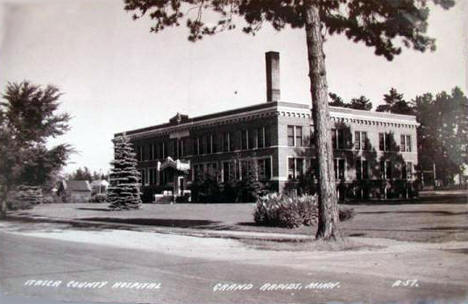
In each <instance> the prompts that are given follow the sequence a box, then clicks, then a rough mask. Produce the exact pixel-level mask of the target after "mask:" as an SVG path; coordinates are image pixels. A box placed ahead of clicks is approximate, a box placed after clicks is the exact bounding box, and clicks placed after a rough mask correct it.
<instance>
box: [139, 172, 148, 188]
mask: <svg viewBox="0 0 468 304" xmlns="http://www.w3.org/2000/svg"><path fill="white" fill-rule="evenodd" d="M146 172H147V171H146V169H142V170H140V174H141V185H142V186H144V185H147V184H148V177H147V175H146Z"/></svg>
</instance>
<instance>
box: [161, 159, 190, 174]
mask: <svg viewBox="0 0 468 304" xmlns="http://www.w3.org/2000/svg"><path fill="white" fill-rule="evenodd" d="M167 168H173V169H175V170H177V171H182V172H187V171H189V170H190V161H182V160H180V159H177V160H173V159H172V158H171V157H167V158H166V159H165V160H164V161H163V162H162V163H161V166H160V167H159V170H161V171H162V170H164V169H167Z"/></svg>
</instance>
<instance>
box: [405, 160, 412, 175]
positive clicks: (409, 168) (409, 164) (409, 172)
mask: <svg viewBox="0 0 468 304" xmlns="http://www.w3.org/2000/svg"><path fill="white" fill-rule="evenodd" d="M406 178H407V179H413V163H412V162H407V163H406Z"/></svg>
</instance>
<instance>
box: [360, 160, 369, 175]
mask: <svg viewBox="0 0 468 304" xmlns="http://www.w3.org/2000/svg"><path fill="white" fill-rule="evenodd" d="M361 167H362V178H363V179H369V163H368V162H367V160H363V161H362V166H361Z"/></svg>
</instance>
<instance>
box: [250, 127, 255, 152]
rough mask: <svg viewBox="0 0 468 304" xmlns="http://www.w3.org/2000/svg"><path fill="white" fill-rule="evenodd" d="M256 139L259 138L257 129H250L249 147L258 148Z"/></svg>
mask: <svg viewBox="0 0 468 304" xmlns="http://www.w3.org/2000/svg"><path fill="white" fill-rule="evenodd" d="M256 139H257V130H256V129H253V130H250V131H249V149H255V148H257V145H256V143H255V142H256Z"/></svg>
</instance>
